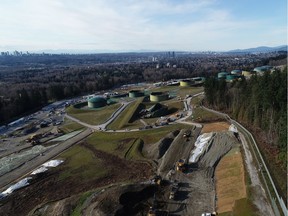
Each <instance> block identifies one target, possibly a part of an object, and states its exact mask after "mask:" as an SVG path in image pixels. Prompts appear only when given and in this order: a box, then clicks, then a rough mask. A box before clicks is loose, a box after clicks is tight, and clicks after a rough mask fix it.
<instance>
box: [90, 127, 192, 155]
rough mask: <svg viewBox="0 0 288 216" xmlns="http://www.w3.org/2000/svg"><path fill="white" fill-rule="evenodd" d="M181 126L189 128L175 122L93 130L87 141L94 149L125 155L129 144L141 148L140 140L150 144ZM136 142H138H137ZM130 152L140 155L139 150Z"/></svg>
mask: <svg viewBox="0 0 288 216" xmlns="http://www.w3.org/2000/svg"><path fill="white" fill-rule="evenodd" d="M190 127H191V126H190ZM181 128H189V125H184V124H175V125H169V126H166V127H162V128H157V129H149V130H143V131H136V132H123V133H116V132H115V133H105V132H95V133H93V134H92V135H91V136H89V137H88V139H87V142H88V143H89V144H91V145H93V146H94V147H95V148H96V149H99V150H102V151H105V152H108V153H111V154H115V155H119V156H121V157H125V154H126V152H127V151H128V149H129V148H130V147H131V145H135V143H136V145H135V146H134V147H133V149H134V148H135V149H141V148H140V147H141V145H142V144H141V141H142V142H143V145H146V144H152V143H155V142H157V141H159V140H160V139H161V138H162V137H164V136H165V135H166V134H168V133H169V132H171V131H173V130H177V129H181ZM137 140H138V141H137ZM138 142H139V144H137V143H138ZM133 143H134V144H133ZM137 146H138V147H137ZM132 152H136V154H137V155H135V156H133V157H134V158H139V157H140V158H141V157H142V156H141V154H138V152H141V151H138V152H137V151H134V150H133V151H132Z"/></svg>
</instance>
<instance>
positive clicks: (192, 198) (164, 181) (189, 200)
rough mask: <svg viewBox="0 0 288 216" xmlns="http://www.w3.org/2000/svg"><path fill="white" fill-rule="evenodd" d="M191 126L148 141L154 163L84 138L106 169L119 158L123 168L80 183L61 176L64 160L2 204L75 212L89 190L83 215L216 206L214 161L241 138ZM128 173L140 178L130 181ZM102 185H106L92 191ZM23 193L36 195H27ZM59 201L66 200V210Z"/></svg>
mask: <svg viewBox="0 0 288 216" xmlns="http://www.w3.org/2000/svg"><path fill="white" fill-rule="evenodd" d="M190 130H191V133H190V136H189V137H186V136H185V135H184V134H185V133H187V129H182V130H176V131H173V132H171V133H169V134H168V135H167V136H165V137H164V138H162V139H161V140H160V141H158V142H156V143H154V144H150V145H145V147H144V148H143V154H144V155H145V156H146V158H148V159H150V160H152V161H153V163H152V165H149V163H148V164H147V163H144V162H141V161H139V162H129V161H126V160H124V159H120V158H118V157H116V156H111V155H109V154H105V153H104V152H100V151H98V150H96V149H94V148H93V147H92V146H91V145H88V144H87V143H86V144H82V146H84V147H85V148H86V149H89V151H92V152H93V154H94V155H95V156H97V157H96V158H100V159H101V160H103V162H104V163H105V164H107V168H106V169H107V170H110V167H112V166H113V167H114V166H115V164H118V167H119V168H115V167H114V168H112V170H111V173H110V174H109V175H108V176H105V177H103V178H100V179H96V180H95V179H93V178H91V180H89V179H85V180H84V179H83V182H82V183H80V182H81V179H73V178H72V179H70V181H69V184H68V183H67V182H65V181H63V182H61V181H59V180H57V176H59V174H60V173H59V172H61V171H62V172H63V169H61V164H60V165H59V167H58V169H57V168H55V169H54V170H48V171H46V172H45V173H41V174H38V176H37V178H36V179H34V180H32V181H31V185H29V186H27V187H25V188H23V189H22V190H19V192H18V194H17V195H16V193H15V194H14V193H13V194H12V195H11V196H10V197H9V198H8V199H7V200H4V201H3V202H4V203H3V204H2V206H1V207H0V210H6V211H5V212H7V210H8V209H9V210H10V214H8V215H17V212H18V211H19V209H22V210H23V209H25V207H26V211H27V212H26V213H28V212H30V214H31V215H63V214H64V215H70V214H71V213H73V212H74V211H75V208H76V206H77V205H78V204H79V203H78V202H79V199H80V198H81V196H83V194H82V195H81V193H83V192H85V191H90V192H89V193H88V194H89V195H87V197H86V198H85V202H84V203H82V204H81V215H103V216H104V215H143V214H144V215H147V214H148V211H149V209H150V211H153V212H156V213H157V214H156V215H201V214H202V213H203V212H213V211H215V197H216V191H215V181H214V171H215V166H216V165H217V163H218V161H219V160H220V158H221V157H222V156H223V155H225V154H226V153H227V152H228V151H229V150H230V149H231V148H232V147H235V146H237V145H239V142H238V140H237V139H236V138H235V136H234V134H233V133H232V132H229V131H223V132H210V133H208V134H207V133H206V134H202V135H200V132H201V128H197V127H191V129H190ZM201 141H202V143H203V141H204V142H205V141H207V142H206V143H209V145H207V146H206V147H205V151H202V152H197V160H193V163H190V162H189V159H190V160H191V158H192V157H193V156H195V145H198V144H199V143H201ZM100 155H101V156H100ZM96 158H95V159H96ZM179 158H181V159H183V160H184V163H185V169H183V170H180V171H177V162H178V160H179ZM187 162H188V163H187ZM63 164H65V162H64V163H63ZM131 166H132V167H131ZM129 167H130V168H129ZM137 167H138V168H137ZM140 167H141V169H140ZM83 168H84V167H83ZM151 170H154V172H155V173H154V174H155V175H157V176H160V177H161V181H160V183H159V182H158V184H157V182H155V181H153V180H152V179H151V178H152V177H153V172H151ZM77 172H81V170H77ZM129 176H130V177H129ZM131 178H133V179H131ZM121 179H122V181H121ZM125 179H127V180H128V182H129V181H131V180H132V181H134V182H135V181H137V182H138V183H131V184H129V183H125V181H124V182H123V180H125ZM129 179H130V180H129ZM147 179H148V180H147ZM149 179H150V180H149ZM127 180H126V181H127ZM120 182H121V183H120ZM66 183H67V185H66ZM51 184H54V186H53V188H54V189H53V191H54V192H52V191H50V192H48V191H49V190H51V188H50V187H51V186H52V185H51ZM175 184H176V185H177V190H176V191H175V194H174V196H173V198H171V197H170V193H171V185H174V187H175ZM107 186H109V187H107ZM98 187H103V188H102V189H98V190H96V191H93V189H94V188H98ZM94 190H95V189H94ZM40 191H41V193H42V194H43V195H42V196H40V197H38V199H37V200H35V199H36V198H32V197H33V195H35V193H39V192H40ZM44 194H46V196H45V199H44ZM73 194H80V195H76V196H74V201H73V199H72V197H71V198H68V197H70V196H72V195H73ZM24 197H26V198H27V197H30V198H31V199H25V201H24V200H23V199H24ZM41 198H42V199H41ZM169 198H170V199H169ZM9 200H10V201H12V200H17V204H15V203H14V205H16V206H14V207H13V209H10V208H12V206H11V202H9ZM45 200H60V201H55V202H51V201H50V202H49V203H46V204H44V205H43V202H44V203H45ZM14 202H15V201H14ZM73 202H74V204H73ZM59 205H62V207H61V208H62V210H61V211H60V209H59V208H60V207H59ZM24 206H25V207H24ZM17 207H18V208H17ZM7 208H8V209H7ZM17 210H18V211H17ZM31 210H32V211H31ZM24 212H25V211H24ZM60 212H61V214H60ZM65 212H66V213H65ZM168 212H169V213H168ZM58 213H59V214H58Z"/></svg>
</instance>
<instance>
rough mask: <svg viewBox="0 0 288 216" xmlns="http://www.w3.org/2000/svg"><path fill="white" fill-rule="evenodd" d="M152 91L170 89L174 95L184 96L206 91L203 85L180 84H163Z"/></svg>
mask: <svg viewBox="0 0 288 216" xmlns="http://www.w3.org/2000/svg"><path fill="white" fill-rule="evenodd" d="M152 91H161V92H164V91H169V92H170V93H171V94H172V95H173V94H177V96H180V97H182V98H184V97H185V96H186V95H191V94H197V93H200V92H202V91H204V88H203V87H180V86H161V87H159V88H155V89H153V90H152Z"/></svg>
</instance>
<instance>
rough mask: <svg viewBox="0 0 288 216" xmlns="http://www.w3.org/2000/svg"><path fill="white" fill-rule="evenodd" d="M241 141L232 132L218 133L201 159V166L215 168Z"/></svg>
mask: <svg viewBox="0 0 288 216" xmlns="http://www.w3.org/2000/svg"><path fill="white" fill-rule="evenodd" d="M237 143H239V141H238V140H237V139H236V137H235V136H234V134H233V133H232V132H229V131H228V132H221V133H219V132H218V133H216V134H215V136H214V137H213V140H212V143H211V145H210V148H209V150H208V151H207V152H206V153H205V154H204V155H203V157H202V158H201V159H200V163H199V166H200V167H206V168H214V167H215V166H216V165H217V163H218V161H219V160H220V159H221V157H223V156H224V155H225V154H226V153H227V152H228V151H230V150H231V148H232V147H233V146H235V145H236V144H237Z"/></svg>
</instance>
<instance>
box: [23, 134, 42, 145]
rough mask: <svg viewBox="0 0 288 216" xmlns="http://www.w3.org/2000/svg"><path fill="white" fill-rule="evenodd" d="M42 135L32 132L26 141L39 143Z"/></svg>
mask: <svg viewBox="0 0 288 216" xmlns="http://www.w3.org/2000/svg"><path fill="white" fill-rule="evenodd" d="M41 137H42V134H32V135H31V136H30V137H29V138H28V139H26V142H28V143H31V144H32V145H37V144H39V139H40V138H41Z"/></svg>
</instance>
